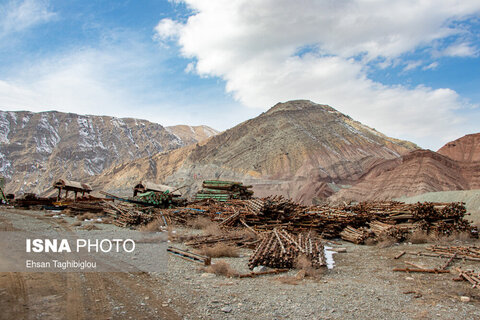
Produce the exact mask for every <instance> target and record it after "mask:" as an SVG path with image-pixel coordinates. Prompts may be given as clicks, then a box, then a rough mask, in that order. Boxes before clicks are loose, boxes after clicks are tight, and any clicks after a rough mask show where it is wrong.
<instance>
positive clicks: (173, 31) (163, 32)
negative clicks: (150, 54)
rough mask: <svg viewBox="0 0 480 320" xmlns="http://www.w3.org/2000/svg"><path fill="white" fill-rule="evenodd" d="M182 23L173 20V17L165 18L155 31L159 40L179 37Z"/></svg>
mask: <svg viewBox="0 0 480 320" xmlns="http://www.w3.org/2000/svg"><path fill="white" fill-rule="evenodd" d="M181 26H182V25H181V24H180V23H178V22H175V21H173V20H172V19H169V18H165V19H162V20H160V22H159V23H158V24H157V26H156V27H155V32H156V35H157V38H158V39H159V40H171V39H174V38H176V37H178V35H179V32H180V29H181Z"/></svg>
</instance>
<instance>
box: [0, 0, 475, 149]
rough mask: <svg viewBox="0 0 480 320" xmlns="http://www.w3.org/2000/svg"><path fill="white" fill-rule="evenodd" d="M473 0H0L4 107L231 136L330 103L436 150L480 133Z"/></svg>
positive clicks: (0, 78)
mask: <svg viewBox="0 0 480 320" xmlns="http://www.w3.org/2000/svg"><path fill="white" fill-rule="evenodd" d="M479 74H480V1H478V0H462V1H460V0H422V1H418V0H402V1H392V0H296V1H293V0H289V1H287V0H164V1H162V0H151V1H147V0H131V1H121V0H115V1H107V0H104V1H97V0H91V1H78V0H69V1H64V0H0V109H1V110H29V111H36V112H39V111H48V110H58V111H63V112H74V113H80V114H95V115H110V116H117V117H136V118H141V119H147V120H150V121H153V122H157V123H160V124H162V125H175V124H189V125H201V124H204V125H208V126H211V127H213V128H215V129H217V130H225V129H228V128H230V127H233V126H235V125H236V124H238V123H240V122H242V121H245V120H247V119H249V118H253V117H255V116H257V115H259V114H260V113H261V112H264V111H266V110H268V109H269V108H270V107H272V106H273V105H275V104H276V103H278V102H285V101H289V100H296V99H308V100H311V101H313V102H316V103H320V104H328V105H330V106H332V107H334V108H335V109H337V110H339V111H340V112H343V113H345V114H347V115H349V116H351V117H352V118H353V119H355V120H358V121H360V122H362V123H364V124H366V125H368V126H370V127H373V128H375V129H377V130H378V131H380V132H382V133H385V134H387V135H389V136H392V137H395V138H400V139H406V140H409V141H412V142H415V143H417V144H418V145H419V146H421V147H423V148H429V149H432V150H437V149H438V148H440V147H441V146H442V145H443V144H444V143H446V142H448V141H451V140H454V139H457V138H459V137H461V136H463V135H465V134H469V133H476V132H480V125H479V124H480V90H479V89H480V75H479Z"/></svg>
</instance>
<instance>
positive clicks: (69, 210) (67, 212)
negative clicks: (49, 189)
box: [62, 208, 74, 217]
mask: <svg viewBox="0 0 480 320" xmlns="http://www.w3.org/2000/svg"><path fill="white" fill-rule="evenodd" d="M62 213H64V214H65V215H66V216H69V217H73V216H74V214H73V212H72V210H71V209H70V208H66V209H63V210H62Z"/></svg>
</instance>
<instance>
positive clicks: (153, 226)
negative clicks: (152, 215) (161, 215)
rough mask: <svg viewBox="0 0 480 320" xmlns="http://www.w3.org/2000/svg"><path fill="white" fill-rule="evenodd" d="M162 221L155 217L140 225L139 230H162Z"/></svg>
mask: <svg viewBox="0 0 480 320" xmlns="http://www.w3.org/2000/svg"><path fill="white" fill-rule="evenodd" d="M164 226H165V225H164V223H163V221H162V220H160V219H158V218H157V219H155V220H153V221H151V222H149V223H148V224H146V225H144V226H141V227H140V229H139V230H140V231H146V232H157V231H162V227H164Z"/></svg>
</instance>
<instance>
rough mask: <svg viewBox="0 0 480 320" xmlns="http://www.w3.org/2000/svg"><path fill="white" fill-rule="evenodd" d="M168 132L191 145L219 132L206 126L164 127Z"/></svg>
mask: <svg viewBox="0 0 480 320" xmlns="http://www.w3.org/2000/svg"><path fill="white" fill-rule="evenodd" d="M165 129H167V131H168V132H170V133H172V134H174V135H176V136H177V137H179V138H180V140H182V141H183V142H184V143H186V144H193V143H197V142H199V141H203V140H206V139H208V138H210V137H213V136H214V135H216V134H218V133H219V132H218V131H217V130H215V129H212V128H210V127H207V126H187V125H177V126H169V127H165Z"/></svg>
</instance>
